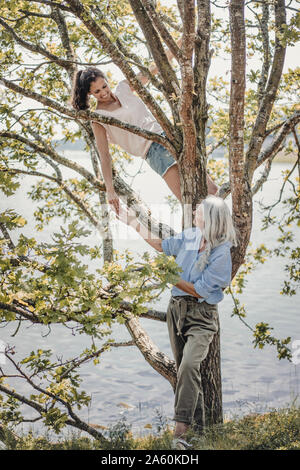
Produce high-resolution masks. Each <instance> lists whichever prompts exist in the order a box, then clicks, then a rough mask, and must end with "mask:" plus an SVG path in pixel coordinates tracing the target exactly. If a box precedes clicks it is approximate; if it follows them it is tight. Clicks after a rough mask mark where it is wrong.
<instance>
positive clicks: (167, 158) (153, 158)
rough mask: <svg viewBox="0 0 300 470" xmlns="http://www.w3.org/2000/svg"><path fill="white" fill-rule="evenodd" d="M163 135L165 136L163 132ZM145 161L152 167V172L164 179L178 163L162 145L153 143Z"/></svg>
mask: <svg viewBox="0 0 300 470" xmlns="http://www.w3.org/2000/svg"><path fill="white" fill-rule="evenodd" d="M162 135H165V133H164V132H163V133H162ZM145 160H146V161H147V163H148V164H149V165H150V166H151V168H152V170H154V171H155V172H156V173H158V174H159V175H160V176H161V177H164V175H165V173H166V172H167V170H168V169H169V168H170V167H171V166H173V165H175V164H176V163H177V162H176V160H175V159H174V158H173V157H172V155H171V154H170V152H169V151H168V150H167V149H166V148H165V147H164V146H163V145H161V144H158V143H157V142H152V144H151V145H150V147H149V150H148V152H147V154H146V157H145Z"/></svg>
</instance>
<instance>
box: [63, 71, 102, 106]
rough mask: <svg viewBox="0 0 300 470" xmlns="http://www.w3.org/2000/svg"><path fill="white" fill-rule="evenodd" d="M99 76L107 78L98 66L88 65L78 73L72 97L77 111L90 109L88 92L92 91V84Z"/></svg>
mask: <svg viewBox="0 0 300 470" xmlns="http://www.w3.org/2000/svg"><path fill="white" fill-rule="evenodd" d="M98 77H101V78H104V80H107V78H106V76H105V75H104V73H103V72H101V70H99V69H97V68H96V67H88V68H87V69H85V70H79V71H78V72H77V73H76V75H75V78H74V83H73V90H72V98H71V104H72V106H73V108H74V109H76V111H80V110H81V109H88V107H89V105H88V93H89V91H90V86H91V83H92V82H94V81H95V80H96V79H97V78H98Z"/></svg>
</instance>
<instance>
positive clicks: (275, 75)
mask: <svg viewBox="0 0 300 470" xmlns="http://www.w3.org/2000/svg"><path fill="white" fill-rule="evenodd" d="M284 25H286V11H285V0H275V28H276V29H275V53H274V58H273V63H272V68H271V72H270V77H269V80H268V83H267V86H266V89H265V93H264V96H263V98H262V100H261V105H260V108H259V111H258V114H257V118H256V121H255V124H254V128H253V132H252V135H251V139H250V142H249V147H248V151H247V153H246V165H245V172H246V174H247V179H248V181H249V182H250V183H251V180H252V177H253V173H254V170H255V168H256V161H257V157H258V154H259V152H260V149H261V147H262V144H263V141H264V136H265V132H266V127H267V124H268V121H269V118H270V114H271V111H272V107H273V104H274V101H275V98H276V94H277V90H278V86H279V83H280V79H281V75H282V71H283V65H284V59H285V52H286V47H285V46H284V45H283V44H282V42H281V37H280V34H281V32H282V28H283V26H284Z"/></svg>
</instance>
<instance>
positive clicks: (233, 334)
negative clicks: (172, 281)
mask: <svg viewBox="0 0 300 470" xmlns="http://www.w3.org/2000/svg"><path fill="white" fill-rule="evenodd" d="M80 159H82V160H83V157H82V155H80ZM78 160H79V158H78ZM285 167H286V165H285V164H274V167H273V169H272V172H271V176H270V180H269V181H268V183H266V184H265V186H264V187H263V191H261V192H260V193H258V195H256V197H255V204H254V214H255V216H254V227H253V232H252V243H253V246H256V245H257V244H260V243H264V244H265V245H266V246H270V247H274V246H275V245H276V236H277V235H278V234H277V233H276V230H274V229H270V230H268V231H267V232H262V231H261V229H260V224H259V221H260V219H261V214H260V211H259V204H258V201H260V200H263V201H264V203H265V204H269V203H270V202H272V201H274V200H276V198H277V194H278V187H279V181H280V180H279V178H280V173H281V170H282V169H284V168H285ZM143 169H144V170H145V169H146V171H145V172H144V173H142V174H141V175H138V176H137V177H136V178H135V179H134V182H133V187H134V188H137V189H139V190H140V191H141V195H142V197H143V198H145V199H146V200H147V201H148V202H153V203H157V204H158V203H160V202H161V201H162V200H163V199H164V197H165V196H166V195H168V194H169V193H168V191H167V189H166V187H165V185H164V183H162V182H161V180H160V179H159V177H158V176H156V175H155V174H154V173H153V172H152V170H149V169H148V168H147V167H146V164H145V165H144V168H143ZM131 172H132V174H133V173H134V170H131ZM149 178H151V185H150V184H149ZM129 181H130V179H129ZM153 188H155V190H153ZM286 191H288V188H286ZM6 206H7V207H14V208H16V209H17V210H19V208H20V207H22V208H23V210H24V211H25V215H27V216H28V217H30V212H31V209H30V203H27V204H26V203H24V196H23V195H22V191H21V190H20V191H19V192H18V193H17V195H16V196H14V197H13V198H10V199H9V200H8V204H7V205H6ZM278 210H280V208H279V207H278V208H276V211H277V212H278ZM23 213H24V212H23ZM177 228H178V227H177ZM25 233H26V234H27V235H30V224H28V225H27V227H26V228H25ZM48 233H49V232H48V230H45V234H42V235H41V237H47V236H48ZM91 242H92V243H93V244H95V235H94V234H93V237H91ZM116 248H117V249H118V250H123V249H125V248H127V249H129V250H130V251H132V252H133V253H134V254H135V255H136V256H139V255H140V254H141V253H143V251H145V250H147V251H149V252H151V249H150V248H149V247H148V245H146V243H144V241H142V240H134V239H132V240H127V241H126V240H119V241H118V242H117V244H116ZM284 264H285V263H284V259H275V258H274V259H270V260H268V261H267V262H266V264H265V265H260V266H259V267H258V268H257V269H256V270H255V271H254V272H253V273H252V274H251V275H250V276H249V278H248V283H247V287H246V289H245V292H244V293H243V295H242V296H241V303H244V304H245V306H246V311H247V322H248V324H250V325H251V326H254V325H255V324H256V323H258V322H261V321H264V322H267V323H269V324H270V325H271V326H272V327H273V330H272V334H273V335H274V336H275V337H278V338H281V339H282V338H285V337H287V336H291V338H292V341H293V340H300V328H299V321H298V318H297V314H298V313H299V307H298V306H297V304H298V303H299V294H298V295H297V296H294V297H291V298H288V297H284V296H280V294H279V291H280V289H281V286H282V284H283V275H284V270H283V269H284ZM169 295H170V293H169V292H165V293H164V295H163V296H162V298H161V299H160V301H159V303H157V304H156V305H155V307H156V308H158V309H160V310H162V309H166V307H167V304H168V300H169ZM232 307H233V305H232V300H231V298H229V296H227V297H225V299H224V301H223V302H222V303H221V304H220V307H219V312H220V324H221V357H222V384H223V404H224V413H225V415H226V416H232V415H233V414H244V413H248V412H251V411H257V412H260V411H263V410H265V409H268V408H270V407H283V406H288V405H289V404H291V402H292V400H293V399H294V398H295V397H297V396H298V394H299V367H300V365H295V364H292V363H290V362H288V361H286V360H282V361H279V360H278V359H277V357H276V350H275V348H274V347H271V346H266V347H265V348H264V349H263V350H258V349H254V348H253V345H252V340H253V339H252V337H251V331H250V330H249V329H248V328H247V327H246V326H245V325H244V324H243V323H242V322H241V321H240V320H239V319H237V318H232V317H231V312H232ZM141 324H142V325H143V327H144V328H145V329H146V330H147V331H148V332H149V334H150V336H151V338H152V339H153V341H154V342H155V343H156V344H157V345H158V347H159V348H161V350H162V351H163V352H164V353H166V354H168V355H169V356H171V355H172V353H171V348H170V345H169V339H168V333H167V328H166V324H162V323H160V322H156V321H151V320H148V319H141ZM15 327H16V325H9V326H8V327H7V328H5V329H2V330H1V331H0V339H2V340H3V341H5V342H6V343H9V344H11V345H12V344H14V345H15V346H16V352H17V355H18V357H19V358H22V357H24V355H26V354H28V353H30V351H31V350H32V349H36V348H44V349H52V350H53V352H54V355H58V356H61V355H62V354H63V355H64V358H70V357H72V356H73V355H74V356H75V355H77V354H79V353H80V352H81V351H82V350H83V348H84V347H85V346H89V340H88V339H86V338H84V337H82V336H73V335H72V333H71V331H70V330H67V329H66V328H62V327H59V326H57V325H55V326H52V327H51V334H49V335H48V336H46V337H43V336H42V335H45V334H46V333H48V328H46V327H40V326H33V327H30V328H26V327H24V326H23V327H22V328H21V330H20V333H19V334H18V335H17V336H16V337H13V338H12V337H11V336H10V335H11V334H12V333H13V332H14V331H15ZM114 337H115V339H116V340H117V341H126V340H129V339H131V338H130V337H129V334H128V332H127V330H126V329H125V328H124V327H123V326H120V325H117V326H115V327H114ZM82 378H83V383H82V388H83V389H85V390H86V391H87V392H88V393H90V394H91V396H92V402H91V406H90V407H89V408H88V410H81V411H80V415H81V416H82V417H84V418H85V419H88V420H89V422H91V423H97V424H101V425H111V424H115V423H116V422H117V421H118V420H119V419H120V418H121V417H123V416H125V417H126V419H127V422H128V423H131V424H132V426H133V430H134V431H135V432H137V433H141V432H146V431H145V430H144V426H145V425H146V424H148V423H152V425H153V427H154V429H155V421H156V419H158V415H159V414H162V415H163V416H166V417H167V418H169V421H170V422H171V419H172V410H173V392H172V389H171V386H170V385H169V383H168V382H167V381H166V380H165V379H164V378H163V377H161V376H160V375H159V374H158V373H157V372H156V371H154V370H153V369H152V368H151V366H150V365H149V364H147V363H146V362H145V360H144V358H143V356H142V355H141V353H140V352H139V351H138V350H137V348H135V347H132V346H131V347H126V348H125V347H122V348H119V349H117V348H114V349H112V351H110V352H106V353H104V354H103V356H102V357H101V361H100V364H98V365H97V366H94V365H93V364H92V363H91V364H88V365H85V366H84V367H83V368H82ZM14 385H15V386H16V387H18V390H19V391H20V392H22V393H26V391H28V389H27V387H26V386H23V387H22V390H21V389H20V382H15V383H14ZM28 416H29V415H28ZM35 428H36V429H38V426H37V425H36V426H35Z"/></svg>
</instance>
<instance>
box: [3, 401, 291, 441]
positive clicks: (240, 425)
mask: <svg viewBox="0 0 300 470" xmlns="http://www.w3.org/2000/svg"><path fill="white" fill-rule="evenodd" d="M0 435H1V433H0ZM106 437H107V443H106V444H105V445H101V444H100V443H99V442H98V441H96V440H92V439H90V438H89V437H85V436H82V435H80V434H78V433H71V434H70V437H67V438H64V439H61V440H59V441H57V442H51V440H50V439H49V438H48V437H47V435H45V436H35V435H34V433H33V432H29V433H27V434H24V435H22V436H18V437H17V436H15V435H14V434H12V433H10V432H6V437H5V445H6V448H7V449H10V450H20V449H22V450H76V449H77V450H114V449H119V450H164V449H166V450H168V449H170V444H171V440H172V429H171V428H170V427H169V426H168V425H167V424H165V425H164V426H163V428H159V427H158V429H157V432H155V433H154V434H151V435H147V436H145V437H134V436H133V434H132V432H131V430H130V426H129V425H127V423H126V421H125V420H124V419H123V420H122V421H120V422H119V423H117V424H116V425H114V426H112V427H110V428H109V429H108V430H107V432H106ZM1 438H3V433H2V436H1ZM188 440H189V441H190V442H191V443H192V444H193V447H192V449H191V450H300V408H299V407H291V408H286V409H281V410H274V411H270V412H268V413H265V414H257V413H254V414H249V415H247V416H244V417H243V418H240V419H232V420H229V421H227V422H225V423H223V424H220V425H214V426H211V427H209V428H207V430H206V431H205V433H204V434H203V435H201V436H200V435H198V434H196V433H194V432H193V431H190V432H189V435H188Z"/></svg>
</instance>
